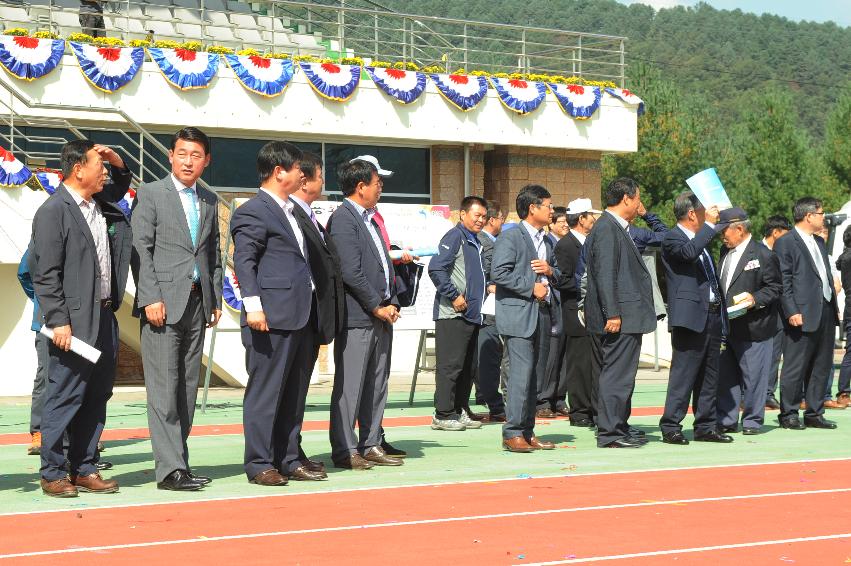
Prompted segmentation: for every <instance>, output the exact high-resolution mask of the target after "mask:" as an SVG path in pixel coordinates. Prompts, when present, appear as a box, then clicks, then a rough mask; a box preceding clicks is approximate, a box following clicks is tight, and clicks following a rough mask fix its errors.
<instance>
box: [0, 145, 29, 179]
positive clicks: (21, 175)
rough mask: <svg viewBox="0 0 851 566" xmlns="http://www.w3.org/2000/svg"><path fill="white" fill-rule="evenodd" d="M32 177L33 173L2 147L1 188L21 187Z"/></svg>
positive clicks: (0, 160)
mask: <svg viewBox="0 0 851 566" xmlns="http://www.w3.org/2000/svg"><path fill="white" fill-rule="evenodd" d="M32 176H33V174H32V171H30V170H29V169H28V168H27V166H26V165H24V164H23V163H21V162H20V161H18V160H17V159H16V158H15V156H14V155H12V154H11V153H9V152H8V151H6V150H5V149H3V148H2V147H0V187H19V186H21V185H24V184H26V182H27V181H29V180H30V177H32Z"/></svg>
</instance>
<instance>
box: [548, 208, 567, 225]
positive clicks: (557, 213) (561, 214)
mask: <svg viewBox="0 0 851 566" xmlns="http://www.w3.org/2000/svg"><path fill="white" fill-rule="evenodd" d="M559 218H567V208H566V207H564V206H556V207H553V219H552V220H551V221H550V224H555V223H556V222H558V220H559Z"/></svg>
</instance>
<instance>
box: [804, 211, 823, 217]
mask: <svg viewBox="0 0 851 566" xmlns="http://www.w3.org/2000/svg"><path fill="white" fill-rule="evenodd" d="M807 214H820V215H822V216H824V211H823V210H822V211H821V212H808V213H807Z"/></svg>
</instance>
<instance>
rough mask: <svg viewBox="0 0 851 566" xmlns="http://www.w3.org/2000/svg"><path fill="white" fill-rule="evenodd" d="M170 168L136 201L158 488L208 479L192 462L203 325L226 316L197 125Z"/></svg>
mask: <svg viewBox="0 0 851 566" xmlns="http://www.w3.org/2000/svg"><path fill="white" fill-rule="evenodd" d="M169 161H170V162H171V174H170V175H169V176H167V177H165V178H163V179H160V180H159V181H156V182H153V183H148V184H146V185H142V186H141V187H140V188H139V190H138V192H137V193H136V200H135V202H134V207H133V216H132V224H133V252H134V253H133V274H134V277H135V279H136V303H135V308H134V312H133V314H134V315H135V316H139V317H140V318H141V323H142V364H143V366H144V372H145V387H146V389H147V392H148V427H149V429H150V433H151V445H152V447H153V451H154V462H155V464H156V479H157V487H158V488H159V489H169V490H175V491H191V490H197V489H200V488H201V487H203V486H204V485H206V484H208V483H210V478H206V477H203V476H195V475H193V474H192V471H191V470H190V468H189V449H188V447H187V445H186V439H187V437H188V436H189V431H190V429H191V428H192V419H193V416H194V414H195V399H196V397H197V394H198V379H199V377H200V374H201V350H202V348H203V345H204V331H205V328H211V327H213V326H215V325H216V324H217V323H218V321H219V317H220V316H221V314H222V313H221V309H220V305H221V300H222V262H221V255H220V253H219V214H218V203H217V201H216V195H215V194H213V193H212V192H210V191H208V190H206V189H204V188H202V187H198V186H196V182H197V181H198V178H199V177H201V173H202V172H203V171H204V168H205V167H206V166H207V165H209V163H210V141H209V139H208V138H207V136H206V135H205V134H204V133H203V132H202V131H201V130H199V129H197V128H183V129H182V130H180V131H178V132H177V133H175V134H174V137H173V138H172V142H171V151H169Z"/></svg>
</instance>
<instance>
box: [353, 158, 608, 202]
mask: <svg viewBox="0 0 851 566" xmlns="http://www.w3.org/2000/svg"><path fill="white" fill-rule="evenodd" d="M352 161H366V162H368V163H372V164H373V165H375V169H376V170H377V171H378V176H379V177H392V176H393V171H389V170H387V169H382V168H381V165H379V164H378V159H376V158H375V157H373V156H372V155H358V156H357V157H355V158H354V159H352V160H351V161H349V163H351V162H352ZM588 202H591V201H588Z"/></svg>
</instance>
